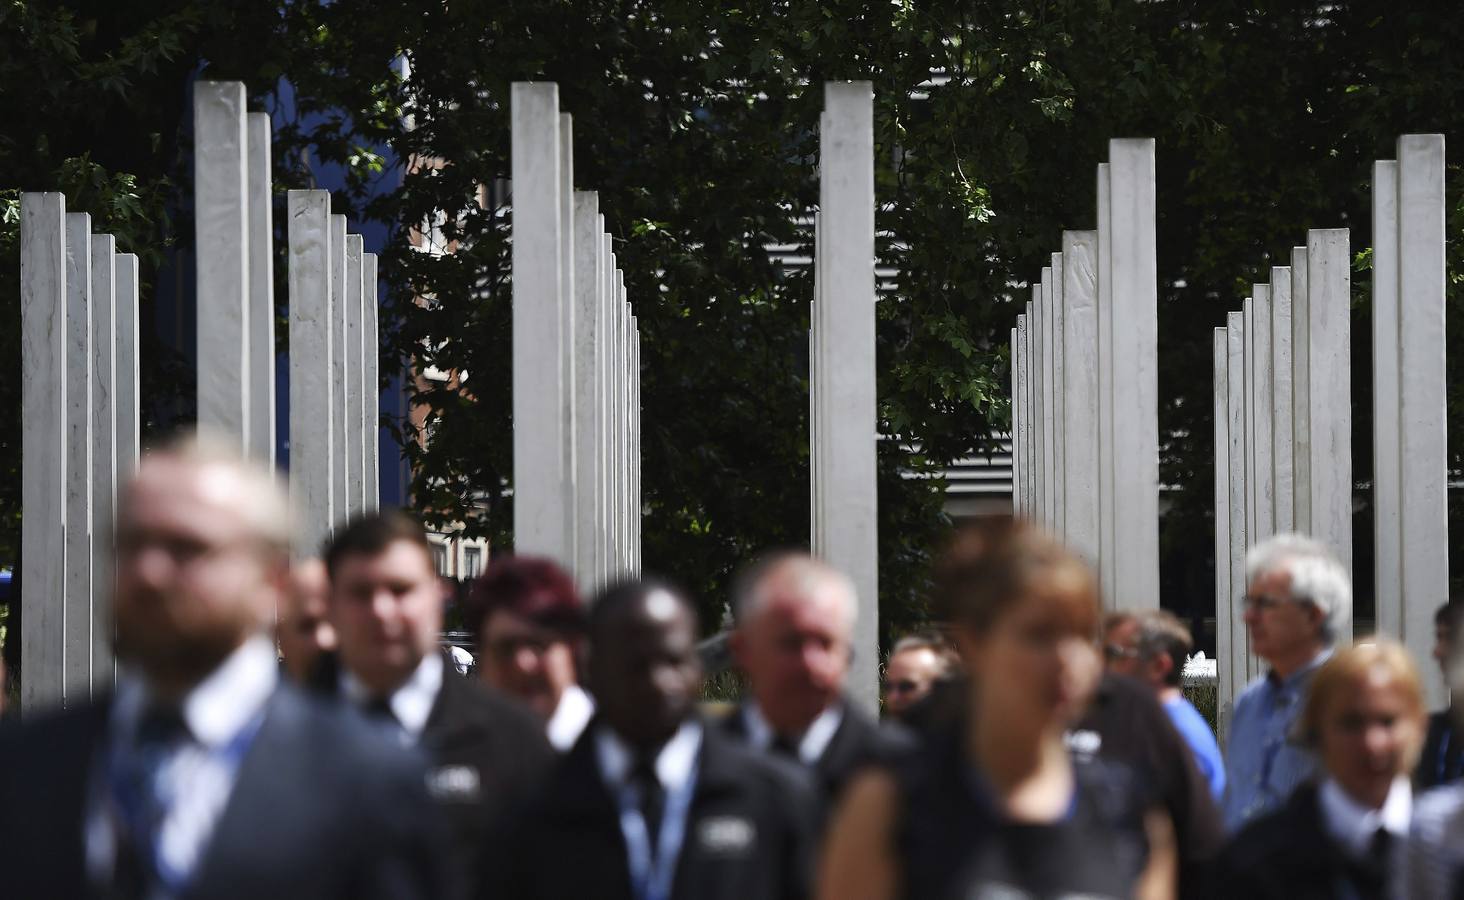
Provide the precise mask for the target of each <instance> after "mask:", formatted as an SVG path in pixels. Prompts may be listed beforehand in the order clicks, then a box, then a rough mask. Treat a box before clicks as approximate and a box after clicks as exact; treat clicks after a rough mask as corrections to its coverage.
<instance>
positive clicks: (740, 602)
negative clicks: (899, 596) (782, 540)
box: [732, 550, 859, 627]
mask: <svg viewBox="0 0 1464 900" xmlns="http://www.w3.org/2000/svg"><path fill="white" fill-rule="evenodd" d="M775 575H790V576H793V577H795V578H797V579H798V581H799V583H800V584H802V585H805V586H812V585H816V584H819V583H820V582H824V581H830V582H833V583H834V584H836V585H837V586H838V587H839V588H840V591H839V593H840V594H841V595H842V596H843V597H844V598H845V600H846V601H847V602H846V605H847V607H848V613H849V624H850V626H851V627H852V626H853V624H854V621H855V619H856V618H858V615H859V602H858V599H857V596H858V595H857V593H856V592H855V589H854V582H853V581H852V580H850V578H849V576H847V575H845V574H844V573H843V572H840V571H839V570H838V569H836V568H834V567H833V566H831V565H829V564H828V563H826V562H823V561H822V560H818V559H815V558H813V557H812V556H809V555H808V554H807V553H804V552H802V551H799V550H778V551H774V552H772V553H769V554H767V555H765V556H762V557H760V558H758V559H757V560H756V561H755V562H753V563H752V565H750V566H748V567H747V568H746V569H743V570H742V572H740V573H739V574H738V576H737V578H736V579H735V580H734V581H733V584H732V619H733V622H734V623H736V625H737V626H738V627H741V626H743V625H746V624H747V622H748V621H749V620H750V619H751V618H752V616H753V615H754V614H755V613H756V612H757V607H758V605H759V601H760V600H761V598H762V587H763V585H764V584H765V583H766V582H767V581H768V580H770V579H771V578H772V577H773V576H775Z"/></svg>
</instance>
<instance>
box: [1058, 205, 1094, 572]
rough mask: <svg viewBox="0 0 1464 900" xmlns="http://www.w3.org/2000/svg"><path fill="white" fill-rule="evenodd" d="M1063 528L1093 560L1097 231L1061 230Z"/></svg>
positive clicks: (1077, 548) (1075, 545)
mask: <svg viewBox="0 0 1464 900" xmlns="http://www.w3.org/2000/svg"><path fill="white" fill-rule="evenodd" d="M1059 259H1060V260H1061V264H1062V278H1063V288H1062V305H1063V319H1062V334H1063V338H1062V343H1063V348H1062V371H1063V390H1062V394H1063V405H1062V410H1063V453H1062V470H1063V485H1064V488H1063V497H1064V501H1063V530H1064V532H1065V533H1066V534H1067V541H1068V546H1069V547H1071V548H1072V549H1073V550H1074V551H1075V552H1077V553H1079V554H1081V555H1082V556H1083V558H1084V559H1086V560H1087V561H1088V562H1089V563H1096V562H1097V561H1098V528H1099V512H1098V468H1099V464H1098V446H1099V445H1098V271H1097V263H1098V233H1097V232H1095V231H1064V232H1063V233H1062V253H1061V254H1059V255H1057V256H1054V257H1053V267H1054V268H1053V274H1054V275H1055V274H1056V273H1057V268H1056V266H1057V264H1058V262H1059Z"/></svg>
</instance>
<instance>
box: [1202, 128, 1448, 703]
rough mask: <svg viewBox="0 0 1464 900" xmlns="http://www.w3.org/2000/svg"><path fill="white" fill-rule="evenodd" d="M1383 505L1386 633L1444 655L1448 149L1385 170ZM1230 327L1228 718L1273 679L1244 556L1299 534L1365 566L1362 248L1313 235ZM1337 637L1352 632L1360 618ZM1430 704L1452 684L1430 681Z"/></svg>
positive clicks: (1380, 245)
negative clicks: (1356, 322)
mask: <svg viewBox="0 0 1464 900" xmlns="http://www.w3.org/2000/svg"><path fill="white" fill-rule="evenodd" d="M1372 262H1373V266H1372V278H1373V284H1372V293H1373V318H1372V326H1373V335H1372V347H1373V372H1372V375H1373V403H1374V406H1373V450H1374V460H1373V467H1374V480H1373V485H1372V488H1373V499H1374V503H1373V508H1374V514H1375V519H1374V527H1375V535H1374V536H1375V551H1376V552H1375V564H1376V567H1377V582H1376V591H1375V602H1376V613H1377V622H1376V625H1377V629H1378V631H1380V632H1383V633H1387V634H1391V635H1393V636H1395V637H1398V638H1400V639H1402V640H1403V641H1404V642H1405V643H1406V644H1407V646H1408V648H1409V650H1410V651H1411V652H1412V653H1413V655H1414V657H1415V658H1416V659H1419V660H1425V659H1428V658H1429V654H1430V651H1431V647H1432V641H1433V613H1434V610H1435V609H1436V608H1437V607H1438V605H1439V604H1441V603H1442V602H1444V601H1445V600H1446V599H1447V598H1448V515H1447V506H1446V496H1447V493H1446V491H1447V475H1448V466H1447V459H1446V447H1445V444H1446V437H1447V435H1446V429H1445V422H1446V418H1445V384H1446V382H1445V346H1444V278H1445V263H1444V139H1443V137H1442V136H1441V135H1404V136H1403V137H1401V138H1399V140H1398V158H1397V160H1396V161H1394V160H1387V161H1381V162H1378V163H1377V164H1376V165H1375V167H1374V170H1373V260H1372ZM1290 263H1291V265H1290V266H1276V267H1272V269H1271V272H1270V275H1271V280H1270V283H1269V284H1257V285H1253V286H1252V291H1251V296H1250V297H1248V298H1246V300H1245V301H1244V303H1243V305H1242V308H1241V310H1240V311H1238V312H1231V313H1229V314H1228V316H1227V324H1226V327H1224V328H1217V329H1215V335H1214V347H1213V351H1214V365H1215V402H1214V406H1215V423H1216V427H1215V523H1216V527H1215V558H1216V560H1217V561H1218V565H1217V566H1216V597H1215V604H1216V642H1217V648H1216V650H1217V653H1216V655H1217V657H1218V659H1219V673H1220V675H1219V678H1220V684H1219V689H1220V704H1221V710H1222V715H1223V714H1224V713H1225V711H1227V710H1228V709H1229V707H1230V704H1231V703H1232V701H1233V698H1234V696H1235V695H1236V693H1238V692H1239V691H1240V689H1241V688H1242V687H1243V686H1244V684H1245V682H1246V681H1247V680H1248V679H1249V678H1251V677H1254V676H1255V675H1256V674H1257V673H1258V672H1259V670H1260V664H1259V662H1258V661H1257V660H1256V659H1255V657H1254V656H1253V655H1251V654H1250V652H1249V646H1248V638H1247V632H1246V628H1245V624H1244V618H1243V613H1244V608H1245V606H1244V603H1245V593H1246V585H1245V571H1244V558H1245V551H1246V550H1247V549H1248V548H1249V547H1252V546H1254V545H1255V544H1256V543H1258V542H1259V541H1261V540H1264V539H1265V538H1266V537H1269V536H1270V535H1272V534H1276V533H1281V532H1287V531H1297V532H1301V533H1304V534H1309V535H1311V536H1313V537H1315V538H1317V539H1319V540H1321V541H1323V542H1325V543H1326V544H1327V545H1328V546H1329V547H1331V548H1332V549H1333V550H1334V551H1335V552H1336V553H1337V554H1338V556H1339V557H1340V558H1341V559H1342V561H1343V562H1344V563H1345V564H1346V565H1347V566H1348V567H1349V568H1350V567H1351V564H1352V547H1353V534H1352V514H1353V497H1352V490H1353V474H1352V397H1351V389H1352V361H1351V356H1352V335H1351V317H1350V306H1351V263H1352V259H1351V253H1350V248H1349V234H1348V231H1347V229H1322V230H1313V231H1309V232H1307V241H1306V246H1304V247H1295V248H1293V249H1292V250H1291V255H1290ZM1347 612H1348V615H1345V616H1343V617H1341V618H1340V619H1339V621H1338V622H1337V632H1338V634H1337V637H1338V639H1340V640H1346V639H1347V638H1348V637H1349V636H1350V635H1351V616H1350V610H1349V611H1347ZM1428 683H1429V690H1430V693H1431V694H1432V695H1433V696H1432V697H1431V700H1432V701H1433V702H1434V703H1435V704H1437V703H1438V702H1441V701H1442V699H1443V698H1442V696H1441V695H1442V690H1441V688H1440V686H1439V685H1437V684H1436V683H1435V680H1434V679H1429V680H1428Z"/></svg>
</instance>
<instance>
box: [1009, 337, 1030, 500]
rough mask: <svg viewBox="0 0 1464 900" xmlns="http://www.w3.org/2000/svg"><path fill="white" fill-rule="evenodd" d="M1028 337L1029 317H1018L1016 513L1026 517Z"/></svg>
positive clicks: (1015, 341) (1015, 342) (1014, 448)
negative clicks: (1024, 348)
mask: <svg viewBox="0 0 1464 900" xmlns="http://www.w3.org/2000/svg"><path fill="white" fill-rule="evenodd" d="M1026 339H1027V317H1026V316H1022V315H1019V316H1017V324H1016V325H1014V326H1012V515H1014V516H1022V515H1025V514H1026V512H1027V490H1026V488H1027V485H1026V478H1027V464H1026V461H1025V460H1024V459H1022V454H1024V453H1026V451H1027V421H1026V410H1025V409H1024V407H1025V405H1026V397H1025V393H1026V386H1027V373H1026V372H1025V371H1024V366H1025V363H1026V360H1025V359H1024V357H1023V355H1022V344H1023V343H1024V342H1025V341H1026Z"/></svg>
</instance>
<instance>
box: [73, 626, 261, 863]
mask: <svg viewBox="0 0 1464 900" xmlns="http://www.w3.org/2000/svg"><path fill="white" fill-rule="evenodd" d="M278 684H279V661H278V658H277V657H276V655H275V648H274V645H273V643H272V642H271V641H270V640H269V639H268V638H265V637H262V636H261V637H256V638H253V639H251V640H249V641H247V642H245V643H244V644H243V645H242V646H241V647H239V648H238V649H237V650H235V651H234V652H233V653H232V654H230V655H229V656H228V657H227V658H226V659H225V660H224V662H223V663H222V664H221V665H220V666H219V667H218V668H217V669H215V670H214V671H213V673H212V674H210V675H209V676H208V677H207V678H205V679H204V680H203V681H201V682H199V683H198V685H197V686H195V687H194V688H193V689H192V690H191V691H189V692H188V693H187V694H186V695H185V696H184V697H183V700H182V703H181V704H180V705H179V713H180V714H181V716H182V719H183V723H184V724H185V725H186V726H187V730H188V735H187V738H186V739H184V740H182V741H180V743H179V746H178V747H177V749H176V750H173V751H172V752H171V753H169V754H168V755H167V756H166V758H165V759H164V760H163V761H162V762H161V764H160V765H159V768H158V772H159V775H158V780H159V782H160V783H161V784H162V785H164V790H163V793H164V794H166V795H167V796H169V797H172V798H174V799H173V801H172V802H171V803H170V804H169V805H168V807H167V812H166V813H165V814H164V816H163V821H162V824H161V826H160V827H159V830H158V835H157V857H158V861H159V862H160V864H162V865H164V866H166V867H167V868H168V869H170V870H172V871H174V872H178V873H182V874H185V875H186V874H188V873H191V872H192V871H193V870H194V867H195V866H196V865H197V864H198V861H199V859H200V858H201V857H202V855H203V852H204V851H205V850H206V849H207V846H208V841H209V838H210V837H212V835H213V831H214V827H215V826H216V825H217V824H218V820H219V817H220V816H221V815H222V814H223V811H224V806H225V805H226V804H227V803H228V800H229V795H230V794H231V792H232V791H233V787H234V782H235V781H236V780H237V777H238V772H239V764H240V762H241V760H242V755H241V754H240V753H238V752H237V751H240V750H242V749H245V747H244V746H243V745H242V744H240V743H239V742H241V741H248V740H250V739H252V731H253V730H257V728H258V727H259V724H260V723H261V722H262V720H263V713H264V707H265V704H266V703H267V702H268V701H269V698H270V696H271V695H272V694H273V693H274V691H275V688H276V687H277V686H278ZM154 702H155V700H154V696H153V694H152V692H151V690H150V689H149V688H148V685H147V683H146V681H145V680H144V679H143V678H142V677H140V676H139V675H137V674H135V673H131V672H129V671H127V670H126V669H123V670H121V671H120V673H119V677H118V679H117V693H116V699H115V701H114V702H113V706H112V711H111V724H110V735H111V738H110V742H111V746H112V747H113V748H114V752H119V753H126V752H129V751H130V750H131V749H132V748H134V747H135V740H136V736H137V729H138V726H139V723H140V721H141V719H142V716H143V714H144V712H145V711H146V710H147V709H149V707H150V706H151V704H153V703H154ZM246 732H251V733H250V734H248V735H246V734H245V733H246ZM231 751H233V752H231ZM94 782H95V788H96V790H95V791H94V793H93V796H94V798H95V802H93V803H92V804H91V805H90V810H89V813H88V816H87V827H86V848H87V868H88V870H89V871H90V872H91V874H92V875H93V876H94V878H96V879H97V880H99V881H100V882H101V883H106V882H108V881H110V878H111V873H112V870H113V866H114V864H115V860H116V852H117V839H118V836H119V835H118V832H117V829H118V828H119V827H121V826H120V823H119V821H118V819H117V818H116V815H115V807H113V806H112V805H111V804H112V802H113V801H112V800H111V799H110V795H109V793H108V792H109V789H110V788H109V782H108V775H107V773H106V772H98V773H97V776H96V778H95V779H94Z"/></svg>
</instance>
